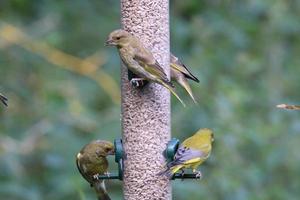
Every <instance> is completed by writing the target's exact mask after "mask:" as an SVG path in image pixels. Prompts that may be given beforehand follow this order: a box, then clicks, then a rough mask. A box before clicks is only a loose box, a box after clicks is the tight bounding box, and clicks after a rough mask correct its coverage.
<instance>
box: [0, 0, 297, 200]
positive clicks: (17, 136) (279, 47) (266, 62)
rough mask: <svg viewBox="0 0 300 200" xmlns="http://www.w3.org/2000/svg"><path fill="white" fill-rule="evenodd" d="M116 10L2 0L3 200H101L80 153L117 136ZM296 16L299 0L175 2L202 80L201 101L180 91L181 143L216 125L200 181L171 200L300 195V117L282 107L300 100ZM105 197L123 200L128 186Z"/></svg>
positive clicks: (108, 2)
mask: <svg viewBox="0 0 300 200" xmlns="http://www.w3.org/2000/svg"><path fill="white" fill-rule="evenodd" d="M119 9H120V6H119V1H117V0H103V1H99V0H73V1H59V0H31V1H27V0H9V1H8V0H4V1H3V0H2V1H0V92H2V93H3V94H5V95H6V96H7V97H8V98H9V107H8V108H5V107H4V106H2V105H0V185H1V187H0V199H6V200H14V199H22V200H40V199H43V200H48V199H49V200H50V199H55V200H60V199H81V200H92V199H95V194H94V193H93V190H92V189H91V188H90V187H89V185H88V184H87V182H86V181H85V180H84V179H83V178H82V177H81V176H80V175H79V173H78V171H77V168H76V166H75V155H76V153H77V152H78V151H79V150H80V148H81V147H82V146H83V145H84V144H86V143H88V142H89V141H90V140H92V139H95V138H99V139H105V140H110V141H113V139H115V138H120V89H119V85H120V61H119V58H118V55H117V52H116V50H115V49H113V48H105V47H104V45H103V43H104V41H105V39H106V37H107V34H108V33H109V32H110V31H112V30H114V29H116V28H119V27H120V22H119V21H120V20H119V16H120V11H119ZM299 10H300V2H299V1H296V0H295V1H292V0H274V1H269V0H268V1H260V0H245V1H237V0H227V1H221V0H202V1H199V0H185V1H181V0H173V1H171V2H170V21H171V41H172V44H171V49H172V51H173V52H174V53H175V54H176V55H177V56H179V57H180V58H181V59H182V60H183V62H184V63H185V64H186V65H187V66H189V68H190V69H191V71H192V72H193V73H194V74H195V75H196V76H197V77H198V78H199V79H200V84H197V83H191V86H192V89H193V91H194V93H195V96H196V98H197V99H198V102H199V105H194V104H193V102H192V101H191V100H190V98H189V96H188V95H187V94H186V92H185V91H184V90H182V89H181V88H178V92H179V94H180V96H181V97H183V98H184V100H185V102H186V103H187V104H188V106H187V107H186V108H185V109H184V108H183V107H182V105H180V103H179V102H178V101H177V100H176V99H174V97H172V99H173V101H172V136H173V137H177V138H179V139H181V140H182V139H184V138H186V137H188V136H190V135H191V134H193V133H194V132H195V131H196V130H197V129H198V128H200V127H202V128H203V127H208V128H211V129H213V130H214V131H215V138H216V140H215V144H214V149H213V152H212V156H211V157H210V159H209V160H208V161H207V162H206V163H205V164H204V165H203V166H201V168H200V169H201V170H202V173H203V175H204V177H203V179H202V180H201V181H192V180H185V181H180V180H177V181H173V183H172V184H173V199H175V200H186V199H189V200H196V199H212V200H214V199H222V200H223V199H228V200H243V199H251V200H254V199H258V200H260V199H261V200H265V199H289V200H293V199H298V198H299V196H300V190H299V188H300V171H299V169H300V154H299V151H300V112H297V111H285V110H279V109H276V108H275V105H276V104H279V103H290V104H297V103H298V104H300V93H299V91H300V67H299V66H300V36H299V35H300V13H299ZM111 161H112V162H113V159H112V158H111ZM111 170H116V168H115V166H112V167H111ZM108 190H109V193H110V195H111V197H112V199H122V185H121V182H119V181H110V182H108ZM187 195H188V196H187Z"/></svg>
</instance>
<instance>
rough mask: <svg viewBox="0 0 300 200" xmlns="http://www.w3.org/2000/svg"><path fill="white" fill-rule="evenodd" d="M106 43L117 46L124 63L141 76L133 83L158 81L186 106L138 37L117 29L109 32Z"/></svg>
mask: <svg viewBox="0 0 300 200" xmlns="http://www.w3.org/2000/svg"><path fill="white" fill-rule="evenodd" d="M106 45H107V46H115V47H117V49H118V51H119V55H120V57H121V60H122V61H123V63H124V64H125V65H126V67H127V68H128V69H129V70H130V71H131V72H133V73H134V74H135V75H137V76H138V77H139V78H133V79H132V80H131V83H133V82H135V81H141V80H147V81H150V82H155V83H158V84H160V85H162V86H164V87H165V88H167V89H168V90H169V91H170V92H171V93H172V94H173V95H174V96H175V97H176V98H177V99H178V100H179V101H180V102H181V103H182V105H184V106H185V104H184V103H183V101H182V100H181V99H180V97H179V96H178V95H177V93H176V92H175V90H174V85H173V84H172V83H171V81H170V80H169V79H168V77H167V75H166V73H165V72H164V70H163V68H162V67H161V66H160V64H159V63H158V62H157V60H155V58H154V56H153V54H152V53H151V52H150V51H149V50H148V49H146V48H145V47H144V46H143V44H142V43H141V41H140V40H139V39H138V38H137V37H135V36H133V35H132V34H130V33H129V32H127V31H125V30H121V29H119V30H115V31H113V32H111V33H110V34H109V36H108V39H107V40H106Z"/></svg>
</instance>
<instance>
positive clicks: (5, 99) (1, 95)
mask: <svg viewBox="0 0 300 200" xmlns="http://www.w3.org/2000/svg"><path fill="white" fill-rule="evenodd" d="M0 101H1V102H2V103H3V104H4V105H5V106H7V101H8V99H7V98H6V97H5V96H4V95H3V94H1V93H0Z"/></svg>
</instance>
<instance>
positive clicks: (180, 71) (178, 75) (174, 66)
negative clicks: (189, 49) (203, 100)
mask: <svg viewBox="0 0 300 200" xmlns="http://www.w3.org/2000/svg"><path fill="white" fill-rule="evenodd" d="M170 65H171V66H170V67H171V68H170V69H171V80H172V81H176V82H177V83H178V84H179V85H181V86H182V87H183V88H184V89H185V90H186V91H187V92H188V94H189V95H190V96H191V98H192V99H193V101H194V102H195V103H196V104H197V101H196V100H195V97H194V95H193V92H192V89H191V87H190V85H189V83H188V81H187V79H191V80H193V81H195V82H197V83H199V80H198V78H197V77H195V76H194V75H193V74H192V73H191V72H190V71H189V70H188V68H187V67H186V66H185V65H184V64H183V63H182V62H181V61H180V60H179V59H178V58H177V57H176V56H174V55H173V54H170Z"/></svg>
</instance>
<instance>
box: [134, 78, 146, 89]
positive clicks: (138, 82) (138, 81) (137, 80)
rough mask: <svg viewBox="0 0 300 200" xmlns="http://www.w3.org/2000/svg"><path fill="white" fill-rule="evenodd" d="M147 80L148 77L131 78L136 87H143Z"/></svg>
mask: <svg viewBox="0 0 300 200" xmlns="http://www.w3.org/2000/svg"><path fill="white" fill-rule="evenodd" d="M145 80H146V79H144V78H132V79H131V80H130V84H131V85H132V86H133V87H135V88H138V87H142V86H143V85H144V81H145Z"/></svg>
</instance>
